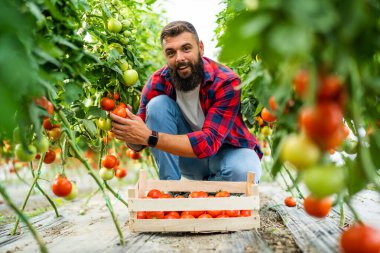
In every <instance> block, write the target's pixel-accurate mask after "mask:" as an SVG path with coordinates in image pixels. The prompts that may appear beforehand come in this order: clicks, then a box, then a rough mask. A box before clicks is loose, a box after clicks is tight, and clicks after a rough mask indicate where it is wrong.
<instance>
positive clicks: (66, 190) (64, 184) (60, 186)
mask: <svg viewBox="0 0 380 253" xmlns="http://www.w3.org/2000/svg"><path fill="white" fill-rule="evenodd" d="M72 187H73V186H72V184H71V182H70V180H68V179H67V178H66V177H65V176H62V175H60V174H57V175H56V176H55V179H54V182H53V184H52V186H51V189H52V191H53V192H54V194H55V195H56V196H58V197H66V196H67V195H69V194H70V192H71V189H72Z"/></svg>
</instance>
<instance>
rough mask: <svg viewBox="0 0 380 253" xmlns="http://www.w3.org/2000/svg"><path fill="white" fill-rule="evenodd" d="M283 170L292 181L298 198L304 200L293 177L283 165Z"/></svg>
mask: <svg viewBox="0 0 380 253" xmlns="http://www.w3.org/2000/svg"><path fill="white" fill-rule="evenodd" d="M284 169H285V171H286V173H287V174H288V176H289V178H290V180H292V182H293V186H294V187H295V188H296V190H297V192H298V195H299V197H300V198H302V199H304V198H305V196H303V194H302V192H301V190H300V188H299V187H298V182H297V181H296V180H295V179H294V177H293V176H292V174H291V173H290V171H289V170H288V169H287V168H286V167H285V165H284Z"/></svg>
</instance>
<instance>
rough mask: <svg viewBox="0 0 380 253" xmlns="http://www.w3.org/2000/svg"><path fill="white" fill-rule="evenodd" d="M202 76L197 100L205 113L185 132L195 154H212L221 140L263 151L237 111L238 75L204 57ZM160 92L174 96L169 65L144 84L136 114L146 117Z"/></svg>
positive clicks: (174, 97)
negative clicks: (197, 127)
mask: <svg viewBox="0 0 380 253" xmlns="http://www.w3.org/2000/svg"><path fill="white" fill-rule="evenodd" d="M203 63H204V80H203V83H202V84H201V87H200V90H199V99H200V104H201V107H202V110H203V113H204V115H205V121H204V124H203V128H202V130H200V131H195V132H190V133H188V134H187V136H188V137H189V139H190V143H191V146H192V148H193V150H194V153H195V154H196V155H197V157H198V158H205V157H209V156H212V155H214V154H215V153H216V152H217V151H218V150H219V148H220V147H221V145H222V144H228V145H232V146H236V147H242V148H251V149H254V150H255V151H256V153H257V154H258V155H259V157H260V158H261V157H262V152H261V150H260V146H259V144H258V141H257V140H256V138H255V137H254V136H253V135H252V134H251V133H250V132H249V131H248V128H247V126H246V125H245V123H244V121H243V118H242V115H241V112H240V106H241V104H240V96H241V91H240V90H235V89H234V87H236V86H238V85H239V84H240V79H239V77H238V76H237V75H236V74H235V73H234V72H233V71H232V70H230V69H229V68H227V67H225V66H223V65H221V64H219V63H217V62H215V61H212V60H210V59H208V58H206V57H203ZM159 95H167V96H169V97H170V98H172V99H174V100H176V92H175V88H174V87H173V85H172V84H171V83H170V74H169V67H168V66H165V67H163V68H161V69H159V70H158V71H156V72H155V73H154V74H153V75H152V76H151V77H150V79H149V80H148V82H147V83H146V84H145V86H144V88H143V90H142V93H141V101H140V108H139V110H138V113H137V114H138V115H139V116H140V117H141V118H142V119H143V120H144V121H145V117H146V106H147V104H148V103H149V101H150V100H151V99H152V98H154V97H156V96H159Z"/></svg>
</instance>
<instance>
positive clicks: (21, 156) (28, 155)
mask: <svg viewBox="0 0 380 253" xmlns="http://www.w3.org/2000/svg"><path fill="white" fill-rule="evenodd" d="M15 154H16V157H17V159H18V160H20V161H22V162H30V161H32V160H33V158H34V157H35V156H36V154H37V148H36V147H35V146H34V145H32V144H29V145H28V146H27V149H25V148H24V146H23V145H22V144H21V143H19V144H16V147H15Z"/></svg>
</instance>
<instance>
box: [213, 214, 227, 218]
mask: <svg viewBox="0 0 380 253" xmlns="http://www.w3.org/2000/svg"><path fill="white" fill-rule="evenodd" d="M216 218H230V216H228V215H227V214H221V215H218V216H217V217H216Z"/></svg>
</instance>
